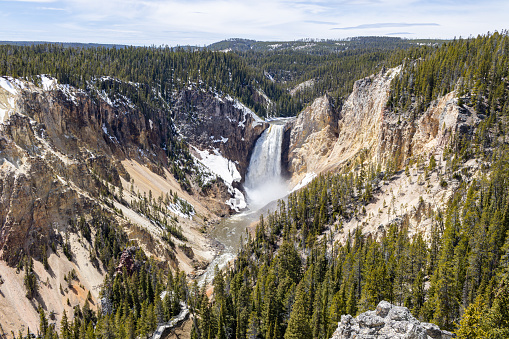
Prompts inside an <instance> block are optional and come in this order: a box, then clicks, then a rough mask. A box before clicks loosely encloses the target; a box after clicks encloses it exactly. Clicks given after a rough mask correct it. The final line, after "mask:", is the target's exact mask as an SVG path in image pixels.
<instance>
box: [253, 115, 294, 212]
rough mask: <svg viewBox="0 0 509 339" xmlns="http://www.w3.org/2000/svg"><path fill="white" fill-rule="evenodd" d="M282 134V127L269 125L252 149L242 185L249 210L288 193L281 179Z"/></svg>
mask: <svg viewBox="0 0 509 339" xmlns="http://www.w3.org/2000/svg"><path fill="white" fill-rule="evenodd" d="M283 134H284V125H279V124H271V125H270V127H269V128H268V129H266V130H265V131H264V132H263V134H262V135H261V136H260V138H259V139H258V141H257V142H256V145H255V147H254V149H253V154H252V155H251V160H250V162H249V167H248V170H247V175H246V180H245V184H244V188H245V190H246V193H247V197H248V205H249V208H250V209H251V210H256V209H258V208H261V207H263V206H264V205H265V204H267V203H269V202H271V201H274V200H277V199H279V198H282V197H284V196H285V195H286V194H287V193H288V188H287V186H286V184H285V182H284V180H283V178H282V177H281V148H282V144H283Z"/></svg>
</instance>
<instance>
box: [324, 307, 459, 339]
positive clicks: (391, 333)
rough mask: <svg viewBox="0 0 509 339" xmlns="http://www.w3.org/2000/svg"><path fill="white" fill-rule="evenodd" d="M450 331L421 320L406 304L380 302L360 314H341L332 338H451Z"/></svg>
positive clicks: (452, 336)
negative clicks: (370, 309) (353, 315)
mask: <svg viewBox="0 0 509 339" xmlns="http://www.w3.org/2000/svg"><path fill="white" fill-rule="evenodd" d="M454 337H455V336H454V335H453V334H452V333H451V332H447V331H442V330H441V329H440V328H439V327H438V326H437V325H435V324H430V323H421V322H420V321H419V320H417V319H415V318H414V317H413V316H412V314H410V311H409V310H408V308H406V307H401V306H394V305H392V304H390V303H388V302H387V301H381V302H380V303H379V304H378V306H377V307H376V310H374V311H367V312H364V313H361V314H359V315H358V316H357V317H356V318H353V317H352V316H351V315H343V316H341V321H340V322H339V324H338V328H337V329H336V331H335V332H334V334H333V335H332V339H350V338H356V339H368V338H369V339H371V338H377V339H385V338H387V339H388V338H401V339H402V338H405V339H428V338H433V339H450V338H454Z"/></svg>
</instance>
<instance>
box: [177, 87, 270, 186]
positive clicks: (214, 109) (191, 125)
mask: <svg viewBox="0 0 509 339" xmlns="http://www.w3.org/2000/svg"><path fill="white" fill-rule="evenodd" d="M173 114H174V116H175V125H176V126H177V129H178V130H179V132H180V133H181V134H182V135H183V136H184V137H185V138H186V139H187V141H188V142H189V143H190V144H191V145H194V146H196V147H198V148H199V149H200V150H204V149H209V150H210V149H218V150H219V152H220V153H221V154H222V155H223V156H224V157H225V158H227V159H229V160H231V161H233V162H235V163H236V164H237V167H238V171H239V173H240V174H241V176H242V177H243V178H244V177H245V174H246V172H247V167H248V166H249V158H250V155H251V154H250V152H251V151H252V149H253V148H254V145H255V143H256V140H257V139H258V137H259V136H260V135H261V134H262V132H263V131H264V130H265V129H266V128H267V127H268V124H267V123H265V122H263V121H262V120H261V119H260V118H258V117H257V116H256V115H255V114H254V113H253V112H252V111H251V110H249V109H248V108H246V107H245V106H244V105H242V104H241V103H240V102H238V101H237V100H234V99H232V98H230V97H220V96H218V95H216V96H214V95H212V94H211V93H207V92H202V91H197V90H186V91H183V92H182V93H181V94H180V95H179V97H178V100H177V102H176V104H175V108H174V110H173Z"/></svg>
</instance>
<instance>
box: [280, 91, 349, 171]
mask: <svg viewBox="0 0 509 339" xmlns="http://www.w3.org/2000/svg"><path fill="white" fill-rule="evenodd" d="M338 118H339V114H338V113H337V112H336V109H335V107H333V105H332V102H331V99H330V97H329V96H327V95H325V96H323V97H320V98H318V99H316V100H315V101H314V102H313V104H312V105H311V106H309V107H307V108H306V109H304V110H303V111H302V112H301V113H300V114H299V116H298V117H297V119H296V120H295V121H293V122H292V123H291V126H290V128H291V132H290V141H289V149H288V153H287V154H288V155H287V157H288V160H287V161H286V162H287V164H288V165H287V166H288V171H289V172H290V173H296V174H300V173H305V172H313V171H315V170H316V166H317V165H319V164H320V163H321V162H322V161H323V160H325V159H326V158H327V157H328V156H329V155H330V153H331V151H332V148H333V146H334V143H335V142H336V140H337V138H338V126H337V124H338Z"/></svg>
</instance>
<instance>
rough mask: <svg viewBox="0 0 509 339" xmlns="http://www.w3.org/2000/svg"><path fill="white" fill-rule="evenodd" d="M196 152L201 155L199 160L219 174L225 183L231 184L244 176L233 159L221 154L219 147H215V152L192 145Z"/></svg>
mask: <svg viewBox="0 0 509 339" xmlns="http://www.w3.org/2000/svg"><path fill="white" fill-rule="evenodd" d="M192 147H193V148H194V150H195V151H196V153H198V154H199V155H200V158H198V159H197V160H198V161H199V162H201V163H202V164H203V165H204V166H205V167H207V168H208V169H209V170H210V171H211V172H212V173H214V174H216V175H218V176H219V177H221V179H223V181H224V182H225V183H227V184H228V185H231V184H232V183H233V182H234V181H240V180H241V179H242V176H241V175H240V173H239V171H238V170H237V166H236V165H235V163H234V162H233V161H231V160H228V159H226V158H225V157H223V156H222V155H221V153H220V152H219V150H218V149H214V153H213V154H211V153H209V151H207V150H205V151H200V150H199V149H198V148H196V147H194V146H192Z"/></svg>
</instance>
